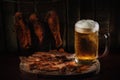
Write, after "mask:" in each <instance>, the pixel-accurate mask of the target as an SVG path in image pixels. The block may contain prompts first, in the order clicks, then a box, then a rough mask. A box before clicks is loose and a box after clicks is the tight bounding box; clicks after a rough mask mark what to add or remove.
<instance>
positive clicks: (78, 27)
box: [75, 19, 99, 33]
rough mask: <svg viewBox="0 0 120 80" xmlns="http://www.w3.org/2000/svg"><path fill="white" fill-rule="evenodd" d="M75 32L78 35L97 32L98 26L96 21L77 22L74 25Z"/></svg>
mask: <svg viewBox="0 0 120 80" xmlns="http://www.w3.org/2000/svg"><path fill="white" fill-rule="evenodd" d="M75 31H77V32H80V33H89V32H96V31H99V24H98V22H96V21H93V20H90V19H87V20H79V21H78V22H76V24H75Z"/></svg>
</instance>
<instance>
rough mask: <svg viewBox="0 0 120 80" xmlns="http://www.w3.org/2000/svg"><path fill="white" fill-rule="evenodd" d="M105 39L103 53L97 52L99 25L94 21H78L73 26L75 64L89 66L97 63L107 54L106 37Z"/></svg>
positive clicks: (105, 36)
mask: <svg viewBox="0 0 120 80" xmlns="http://www.w3.org/2000/svg"><path fill="white" fill-rule="evenodd" d="M103 36H104V38H105V42H106V44H105V51H104V52H103V54H102V55H101V56H99V55H98V52H99V50H98V49H99V37H100V36H99V24H98V22H96V21H94V20H80V21H78V22H77V23H76V24H75V62H76V63H77V64H79V65H91V64H94V63H96V62H98V58H100V57H103V56H104V55H105V54H107V52H108V36H107V35H105V34H104V35H103Z"/></svg>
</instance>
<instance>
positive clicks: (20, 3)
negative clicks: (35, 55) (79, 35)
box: [0, 0, 120, 52]
mask: <svg viewBox="0 0 120 80" xmlns="http://www.w3.org/2000/svg"><path fill="white" fill-rule="evenodd" d="M119 7H120V6H119V2H117V1H115V0H1V1H0V52H3V51H10V52H15V51H17V50H18V45H17V39H16V33H15V29H14V14H15V12H17V11H21V12H23V13H24V15H25V16H26V18H28V17H29V15H30V14H31V13H33V12H36V13H38V14H39V15H40V16H41V18H44V16H45V14H46V13H47V11H49V10H51V9H54V10H56V11H57V13H58V15H59V17H60V26H61V27H60V31H61V35H62V40H63V47H64V48H65V50H66V51H68V52H74V24H75V23H76V22H77V21H78V20H80V19H94V20H96V21H98V23H99V24H100V34H108V33H109V34H110V37H109V39H110V51H117V50H119V47H120V22H119V21H120V9H119Z"/></svg>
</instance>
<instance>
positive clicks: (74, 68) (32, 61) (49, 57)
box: [20, 52, 85, 75]
mask: <svg viewBox="0 0 120 80" xmlns="http://www.w3.org/2000/svg"><path fill="white" fill-rule="evenodd" d="M20 60H21V62H20V69H21V70H23V71H26V72H30V73H36V74H45V75H60V74H62V75H63V74H64V75H69V74H73V73H80V72H81V68H80V66H78V65H77V64H76V63H75V62H74V58H73V54H68V53H59V52H58V53H52V52H36V53H34V54H33V55H31V56H28V57H20ZM84 67H85V66H84Z"/></svg>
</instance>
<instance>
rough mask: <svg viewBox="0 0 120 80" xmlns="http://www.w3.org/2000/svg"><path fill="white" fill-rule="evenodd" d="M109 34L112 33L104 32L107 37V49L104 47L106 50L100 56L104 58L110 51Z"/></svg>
mask: <svg viewBox="0 0 120 80" xmlns="http://www.w3.org/2000/svg"><path fill="white" fill-rule="evenodd" d="M109 36H110V34H109V33H107V34H104V38H105V49H104V52H103V53H102V55H100V56H99V57H98V58H102V57H104V56H106V55H107V54H108V53H109V42H110V41H109Z"/></svg>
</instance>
